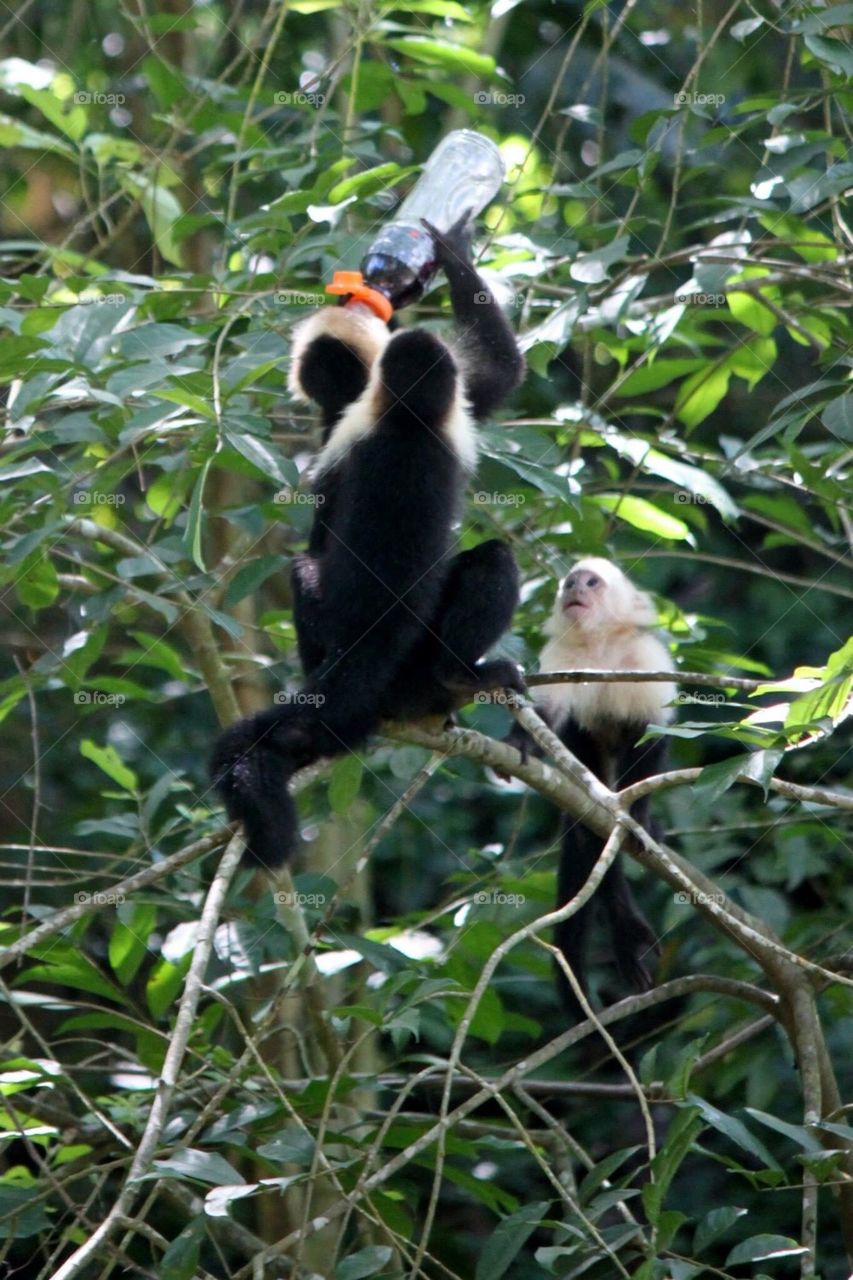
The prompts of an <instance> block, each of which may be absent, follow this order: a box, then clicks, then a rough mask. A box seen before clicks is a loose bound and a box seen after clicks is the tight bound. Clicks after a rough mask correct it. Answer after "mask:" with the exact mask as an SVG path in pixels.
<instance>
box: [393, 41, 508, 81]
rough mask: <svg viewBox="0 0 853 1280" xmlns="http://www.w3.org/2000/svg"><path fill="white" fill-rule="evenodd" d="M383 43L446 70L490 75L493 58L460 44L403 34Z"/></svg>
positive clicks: (492, 71) (417, 59)
mask: <svg viewBox="0 0 853 1280" xmlns="http://www.w3.org/2000/svg"><path fill="white" fill-rule="evenodd" d="M383 43H384V45H385V46H386V47H387V48H389V49H395V50H396V51H397V53H404V54H406V55H407V56H408V57H410V58H412V59H414V61H415V62H425V63H427V65H429V66H437V67H444V68H445V70H447V71H468V72H470V73H471V74H472V75H475V76H492V75H494V72H495V60H494V58H492V57H491V56H489V55H488V54H485V53H477V52H475V50H473V49H466V48H464V47H463V46H462V45H458V44H448V43H447V42H446V41H444V40H425V39H422V38H421V37H420V36H404V37H403V38H402V39H400V40H385V41H383Z"/></svg>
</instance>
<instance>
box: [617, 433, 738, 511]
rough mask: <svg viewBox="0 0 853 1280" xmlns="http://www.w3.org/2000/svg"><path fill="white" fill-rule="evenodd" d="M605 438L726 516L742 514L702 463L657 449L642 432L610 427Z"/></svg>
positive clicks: (642, 466)
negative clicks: (694, 463)
mask: <svg viewBox="0 0 853 1280" xmlns="http://www.w3.org/2000/svg"><path fill="white" fill-rule="evenodd" d="M604 440H605V442H606V443H607V444H609V445H610V446H611V448H613V449H615V450H616V452H617V453H619V454H621V455H622V457H625V458H628V459H629V460H630V461H631V462H632V463H633V464H634V466H636V467H639V468H640V470H642V471H647V472H650V473H651V474H653V475H658V476H663V478H664V479H665V480H669V481H671V482H672V484H674V485H677V486H678V488H679V489H680V490H682V491H684V492H686V493H692V494H694V495H695V496H696V497H697V498H700V499H702V500H703V501H705V502H710V503H711V504H712V505H713V506H715V507H716V508H717V510H718V511H719V513H720V515H721V516H722V517H723V518H724V519H725V520H735V519H737V516H738V514H739V512H738V507H737V504H736V503H735V502H734V501H733V500H732V498H730V497H729V494H728V493H727V492H726V490H725V489H724V488H723V486H722V485H721V484H720V483H719V481H717V480H715V479H714V477H713V476H712V475H709V474H708V472H707V471H700V470H699V468H698V467H691V466H688V464H687V463H686V462H679V461H678V460H677V459H675V458H670V457H669V456H668V455H667V454H665V453H661V452H660V450H659V449H654V448H652V446H651V445H650V444H648V443H647V442H646V441H645V440H641V439H640V437H639V436H626V435H623V434H622V433H621V432H618V431H614V430H608V431H607V433H606V434H605V436H604Z"/></svg>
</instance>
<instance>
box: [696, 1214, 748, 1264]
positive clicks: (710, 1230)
mask: <svg viewBox="0 0 853 1280" xmlns="http://www.w3.org/2000/svg"><path fill="white" fill-rule="evenodd" d="M746 1212H747V1210H746V1209H741V1208H740V1207H739V1206H737V1205H725V1206H724V1207H723V1208H720V1209H712V1210H711V1211H710V1213H706V1214H705V1217H704V1218H702V1220H701V1221H700V1222H699V1225H698V1226H697V1228H696V1234H695V1236H694V1238H693V1252H694V1253H697V1254H700V1253H701V1252H702V1251H703V1249H707V1247H708V1245H709V1244H713V1242H714V1241H715V1240H716V1239H717V1237H718V1236H721V1235H722V1234H723V1232H724V1231H728V1229H729V1227H731V1226H732V1225H733V1224H734V1223H735V1222H737V1220H738V1218H742V1217H743V1216H744V1214H746Z"/></svg>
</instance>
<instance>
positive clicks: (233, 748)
mask: <svg viewBox="0 0 853 1280" xmlns="http://www.w3.org/2000/svg"><path fill="white" fill-rule="evenodd" d="M287 710H288V708H279V707H275V708H272V709H271V710H270V711H264V712H261V714H260V715H256V716H251V717H250V718H249V719H247V720H239V721H238V722H237V724H234V725H232V726H231V727H230V729H226V730H225V732H224V733H223V734H221V736H220V737H219V738H218V739H217V742H216V745H215V747H214V749H213V756H212V759H211V762H210V777H211V781H212V783H213V785H214V787H215V788H216V790H217V791H218V792H219V794H220V796H221V797H222V799H223V801H224V803H225V811H226V813H227V814H228V818H229V820H230V821H231V822H241V823H242V824H243V837H244V840H245V844H246V854H245V856H246V858H248V859H249V860H250V861H251V862H254V863H257V865H258V866H261V867H264V868H265V869H266V870H268V871H272V870H275V868H276V867H280V866H281V865H282V864H283V863H284V862H286V861H287V860H288V859H289V858H290V856H291V854H292V853H293V850H294V848H295V847H296V845H297V843H298V841H299V821H298V816H297V812H296V805H295V804H294V801H293V797H292V796H291V794H290V790H289V784H290V779H291V776H292V775H293V774H294V773H295V772H296V770H297V769H298V768H300V764H299V763H298V762H297V760H296V758H295V756H294V754H293V753H292V752H290V753H289V752H288V751H287V736H288V735H287V728H288V725H287V717H286V715H285V714H284V713H285V712H286V711H287Z"/></svg>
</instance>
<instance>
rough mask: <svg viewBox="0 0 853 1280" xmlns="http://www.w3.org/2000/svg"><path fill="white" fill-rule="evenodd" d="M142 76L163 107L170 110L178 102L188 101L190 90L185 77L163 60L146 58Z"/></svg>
mask: <svg viewBox="0 0 853 1280" xmlns="http://www.w3.org/2000/svg"><path fill="white" fill-rule="evenodd" d="M142 74H143V76H144V77H145V79H146V80H147V81H148V84H149V85H150V87H151V91H152V93H153V94H154V97H155V98H156V99H157V101H158V102H159V103H160V106H161V107H165V108H166V109H167V110H168V109H169V108H170V107H173V106H174V105H175V103H176V102H181V101H186V99H187V92H188V90H187V85H186V84H185V82H184V80H183V77H182V76H180V75H179V74H178V72H177V71H176V70H175V69H174V67H171V66H169V64H168V63H166V62H163V60H162V59H161V58H157V57H148V58H145V59H144V60H143V63H142Z"/></svg>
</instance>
